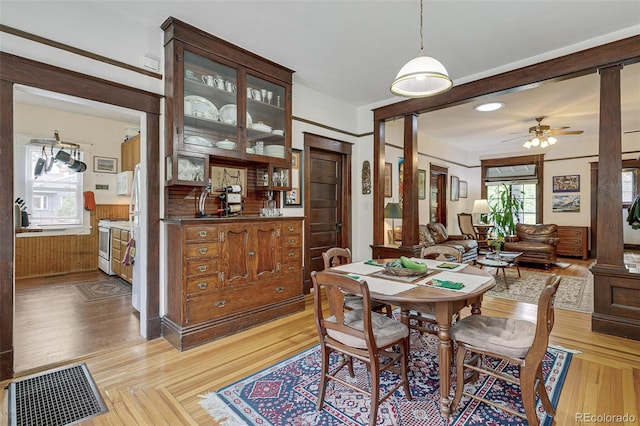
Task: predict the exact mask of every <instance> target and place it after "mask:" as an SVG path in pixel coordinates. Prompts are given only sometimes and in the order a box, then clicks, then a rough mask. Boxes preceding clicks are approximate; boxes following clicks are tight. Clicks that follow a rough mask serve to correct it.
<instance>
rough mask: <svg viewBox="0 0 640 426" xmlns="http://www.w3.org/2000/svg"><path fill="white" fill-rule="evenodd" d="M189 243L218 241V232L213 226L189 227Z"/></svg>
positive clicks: (187, 235) (187, 233) (187, 230)
mask: <svg viewBox="0 0 640 426" xmlns="http://www.w3.org/2000/svg"><path fill="white" fill-rule="evenodd" d="M185 233H186V238H187V241H217V240H218V232H217V229H216V228H212V227H211V226H205V225H203V226H188V227H187V228H186V232H185Z"/></svg>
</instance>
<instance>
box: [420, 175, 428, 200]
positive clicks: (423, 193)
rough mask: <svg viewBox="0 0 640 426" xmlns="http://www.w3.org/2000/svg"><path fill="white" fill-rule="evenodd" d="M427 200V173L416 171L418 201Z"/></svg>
mask: <svg viewBox="0 0 640 426" xmlns="http://www.w3.org/2000/svg"><path fill="white" fill-rule="evenodd" d="M426 199H427V171H426V170H420V169H418V200H426Z"/></svg>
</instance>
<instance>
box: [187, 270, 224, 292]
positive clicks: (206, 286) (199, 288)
mask: <svg viewBox="0 0 640 426" xmlns="http://www.w3.org/2000/svg"><path fill="white" fill-rule="evenodd" d="M186 281H187V285H186V287H185V290H186V292H187V295H188V296H193V295H196V294H199V293H204V292H207V291H212V290H217V289H218V288H219V287H220V280H219V278H218V275H217V274H216V275H204V276H202V277H192V278H187V280H186Z"/></svg>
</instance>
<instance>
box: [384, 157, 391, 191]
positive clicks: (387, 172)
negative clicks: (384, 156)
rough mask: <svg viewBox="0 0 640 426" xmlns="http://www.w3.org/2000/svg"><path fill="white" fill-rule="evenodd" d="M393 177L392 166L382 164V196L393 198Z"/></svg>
mask: <svg viewBox="0 0 640 426" xmlns="http://www.w3.org/2000/svg"><path fill="white" fill-rule="evenodd" d="M392 176H393V164H391V163H384V196H385V197H387V198H389V197H392V196H393V192H392V182H393V181H392V180H391V178H392Z"/></svg>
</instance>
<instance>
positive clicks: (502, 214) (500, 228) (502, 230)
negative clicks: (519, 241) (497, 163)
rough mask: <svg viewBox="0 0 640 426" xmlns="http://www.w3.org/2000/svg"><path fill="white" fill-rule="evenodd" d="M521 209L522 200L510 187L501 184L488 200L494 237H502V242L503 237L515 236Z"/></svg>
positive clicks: (522, 205)
mask: <svg viewBox="0 0 640 426" xmlns="http://www.w3.org/2000/svg"><path fill="white" fill-rule="evenodd" d="M523 207H524V202H523V201H522V199H521V198H519V196H518V195H516V194H514V193H513V191H512V189H511V186H509V185H506V184H504V183H503V184H502V185H501V186H500V190H499V191H498V192H497V193H496V194H495V195H494V196H492V197H491V198H490V199H489V208H490V209H491V212H490V213H489V221H490V223H492V224H493V226H494V232H493V233H494V234H495V236H496V237H502V239H503V241H504V237H506V236H508V235H514V234H515V232H516V223H518V222H519V218H520V213H521V212H522V210H523Z"/></svg>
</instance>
